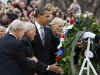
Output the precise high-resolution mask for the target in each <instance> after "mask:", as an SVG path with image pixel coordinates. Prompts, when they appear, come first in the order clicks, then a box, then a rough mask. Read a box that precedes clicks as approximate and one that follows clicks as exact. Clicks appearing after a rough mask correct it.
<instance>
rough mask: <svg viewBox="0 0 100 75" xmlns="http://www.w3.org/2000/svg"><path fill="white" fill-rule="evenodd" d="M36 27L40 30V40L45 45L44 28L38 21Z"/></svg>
mask: <svg viewBox="0 0 100 75" xmlns="http://www.w3.org/2000/svg"><path fill="white" fill-rule="evenodd" d="M35 25H36V27H37V29H38V32H39V35H40V38H41V40H42V42H43V43H44V37H45V33H44V28H43V26H41V25H40V24H39V23H38V22H37V21H36V22H35Z"/></svg>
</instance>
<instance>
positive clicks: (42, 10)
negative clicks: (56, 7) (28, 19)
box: [35, 8, 49, 17]
mask: <svg viewBox="0 0 100 75" xmlns="http://www.w3.org/2000/svg"><path fill="white" fill-rule="evenodd" d="M46 11H49V10H48V9H46V8H43V9H38V10H37V11H36V14H35V15H36V17H37V16H38V15H44V14H45V12H46Z"/></svg>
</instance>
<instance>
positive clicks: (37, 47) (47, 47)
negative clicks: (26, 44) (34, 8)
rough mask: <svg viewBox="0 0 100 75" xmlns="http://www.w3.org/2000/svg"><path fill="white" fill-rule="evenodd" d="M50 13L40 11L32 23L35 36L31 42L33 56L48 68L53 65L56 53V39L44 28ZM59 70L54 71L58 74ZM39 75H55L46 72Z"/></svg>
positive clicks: (48, 29) (54, 74)
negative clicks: (34, 28)
mask: <svg viewBox="0 0 100 75" xmlns="http://www.w3.org/2000/svg"><path fill="white" fill-rule="evenodd" d="M49 17H50V12H49V11H47V10H46V9H43V10H40V11H39V13H38V15H37V19H36V21H35V23H34V25H35V27H36V36H35V39H34V41H32V46H33V49H34V54H35V56H36V57H37V58H38V60H39V61H40V62H43V63H44V64H46V65H48V68H47V69H49V68H50V66H51V65H52V66H53V65H54V64H55V61H56V59H55V53H56V51H57V45H58V44H59V42H58V39H57V38H56V37H55V36H54V35H53V33H52V31H51V29H50V28H49V27H48V26H46V25H47V24H48V21H49ZM59 71H60V68H58V69H55V72H59ZM38 74H39V75H51V74H52V75H56V73H54V72H50V71H46V72H39V73H38Z"/></svg>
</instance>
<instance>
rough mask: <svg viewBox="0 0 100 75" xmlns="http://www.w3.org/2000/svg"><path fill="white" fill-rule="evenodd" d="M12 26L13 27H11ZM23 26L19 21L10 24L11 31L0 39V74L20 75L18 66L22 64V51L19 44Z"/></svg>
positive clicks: (23, 56)
mask: <svg viewBox="0 0 100 75" xmlns="http://www.w3.org/2000/svg"><path fill="white" fill-rule="evenodd" d="M13 24H14V26H12V25H13ZM24 29H25V27H24V24H23V22H21V21H19V20H15V21H14V22H12V23H11V31H10V32H9V34H6V35H5V36H4V37H2V38H1V39H0V74H1V75H22V72H21V69H20V67H19V66H18V65H20V64H22V63H23V62H24V58H25V55H24V50H23V46H22V44H21V42H20V40H21V38H22V37H23V35H24Z"/></svg>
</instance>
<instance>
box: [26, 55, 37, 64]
mask: <svg viewBox="0 0 100 75" xmlns="http://www.w3.org/2000/svg"><path fill="white" fill-rule="evenodd" d="M27 59H29V60H31V61H34V62H35V63H37V62H38V59H37V58H36V57H35V56H33V57H32V58H30V57H27Z"/></svg>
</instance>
